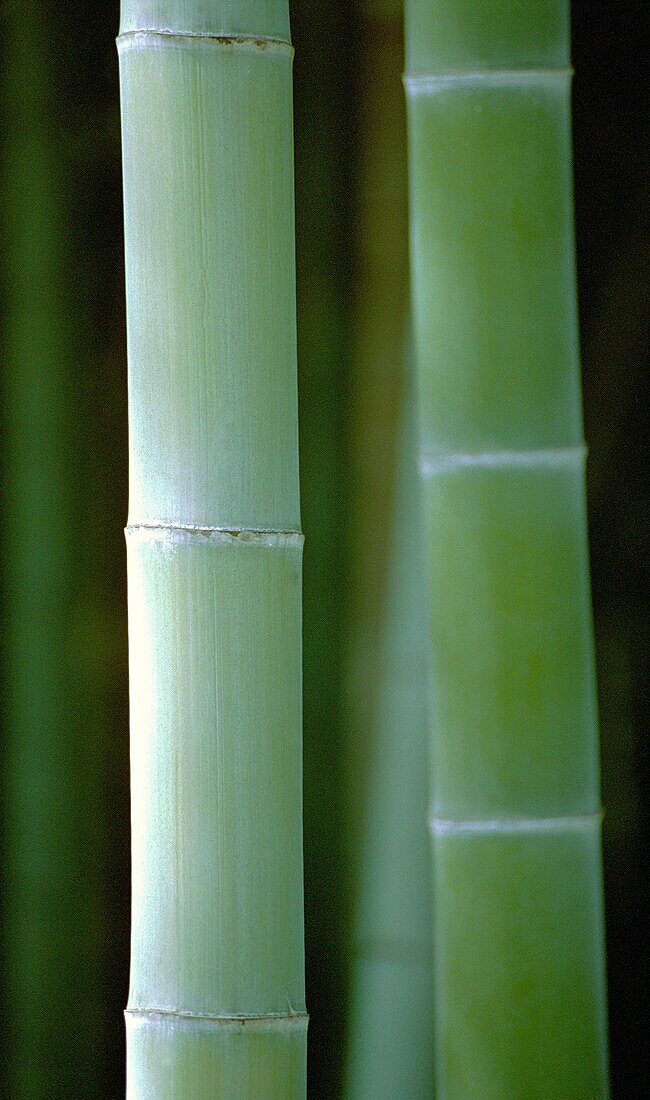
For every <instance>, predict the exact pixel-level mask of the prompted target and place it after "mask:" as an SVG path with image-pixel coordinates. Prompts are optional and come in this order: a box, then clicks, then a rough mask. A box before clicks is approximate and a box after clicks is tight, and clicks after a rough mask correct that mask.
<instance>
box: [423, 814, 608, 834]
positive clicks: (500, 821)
mask: <svg viewBox="0 0 650 1100" xmlns="http://www.w3.org/2000/svg"><path fill="white" fill-rule="evenodd" d="M602 820H603V810H598V811H597V812H596V813H593V814H567V815H566V816H562V817H492V818H485V819H478V818H477V819H474V820H472V819H467V820H454V819H452V818H446V817H436V816H433V817H431V818H430V819H429V828H430V829H431V832H432V833H433V835H434V836H446V835H448V834H450V833H454V834H458V833H481V834H485V833H501V834H513V833H563V832H580V831H581V830H583V829H585V830H588V829H592V828H594V827H599V826H600V825H601V823H602Z"/></svg>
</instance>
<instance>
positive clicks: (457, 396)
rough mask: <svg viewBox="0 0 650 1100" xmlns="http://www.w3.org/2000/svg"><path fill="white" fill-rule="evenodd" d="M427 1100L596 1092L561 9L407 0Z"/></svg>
mask: <svg viewBox="0 0 650 1100" xmlns="http://www.w3.org/2000/svg"><path fill="white" fill-rule="evenodd" d="M406 28H407V77H406V90H407V99H408V107H409V138H410V150H411V153H410V181H411V212H412V222H411V227H412V229H411V241H412V249H411V255H412V271H413V283H414V303H415V333H416V352H417V361H418V369H419V400H420V434H421V467H422V474H423V478H424V506H425V516H426V524H427V529H428V533H427V543H428V585H429V595H430V613H431V639H432V671H433V682H432V706H431V733H432V753H433V756H432V775H433V784H432V802H431V815H432V816H431V827H432V837H433V852H434V967H435V972H434V988H435V1023H436V1034H437V1043H436V1052H435V1057H436V1075H437V1085H438V1095H439V1096H440V1097H441V1098H445V1100H452V1098H454V1100H455V1098H458V1100H465V1098H466V1097H468V1096H471V1097H473V1098H476V1100H479V1098H483V1097H486V1098H487V1097H490V1098H494V1100H497V1098H502V1097H504V1096H508V1097H509V1098H513V1100H515V1098H516V1097H522V1098H523V1097H526V1098H527V1100H528V1098H531V1097H540V1098H541V1097H549V1096H562V1097H563V1098H567V1100H568V1098H569V1097H575V1098H576V1100H577V1098H583V1097H586V1096H589V1097H597V1096H598V1097H602V1096H605V1095H606V1094H607V1091H608V1084H607V1055H606V1039H605V984H604V966H603V928H602V886H601V865H600V864H601V859H600V824H601V815H600V806H599V796H598V746H597V727H596V705H595V685H594V671H593V642H592V625H591V609H590V597H589V580H588V562H587V543H586V530H585V501H584V447H583V444H582V424H581V411H580V386H579V365H578V341H577V318H576V300H575V271H574V241H573V225H572V201H571V153H570V104H569V89H570V68H569V56H568V53H569V51H568V31H569V20H568V9H567V5H566V3H565V2H563V0H544V2H542V3H540V4H535V5H520V4H517V3H515V2H514V0H512V2H511V3H506V4H503V5H497V4H495V3H494V2H493V0H465V2H459V0H435V2H434V3H431V2H428V0H410V2H409V3H407V19H406Z"/></svg>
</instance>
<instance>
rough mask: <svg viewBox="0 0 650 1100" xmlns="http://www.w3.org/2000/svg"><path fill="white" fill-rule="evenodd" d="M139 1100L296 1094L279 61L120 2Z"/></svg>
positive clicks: (287, 174) (294, 578) (292, 569)
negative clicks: (127, 348) (146, 1099)
mask: <svg viewBox="0 0 650 1100" xmlns="http://www.w3.org/2000/svg"><path fill="white" fill-rule="evenodd" d="M118 45H119V56H120V76H121V95H122V131H123V153H124V206H125V233H126V272H127V275H126V278H127V323H128V346H129V418H130V487H129V488H130V504H129V526H128V529H127V546H128V573H129V647H130V677H131V731H132V738H131V751H132V828H133V903H132V904H133V927H132V963H131V988H130V995H129V1005H128V1009H127V1014H126V1018H127V1095H128V1096H129V1097H130V1098H132V1100H144V1098H145V1097H146V1098H149V1097H151V1098H153V1097H156V1100H161V1098H164V1097H168V1098H170V1100H171V1098H172V1097H173V1098H174V1100H179V1098H182V1100H186V1098H187V1100H189V1098H194V1097H195V1098H197V1100H198V1098H203V1097H207V1096H223V1097H236V1096H241V1097H244V1096H245V1097H247V1098H259V1100H262V1098H264V1100H272V1098H277V1100H280V1098H282V1100H294V1098H299V1097H302V1096H304V1091H305V1063H306V1031H307V1018H306V1015H305V1004H304V948H303V896H302V825H301V818H302V806H301V800H302V794H301V637H300V636H301V608H300V600H301V595H300V592H301V588H300V586H301V553H302V535H301V534H300V518H299V498H298V450H297V393H296V359H295V273H294V263H295V261H294V207H293V159H292V158H293V147H292V141H293V139H292V105H291V59H292V47H291V45H290V39H289V20H288V9H287V5H286V4H285V3H271V2H268V0H246V2H237V3H235V2H234V0H223V2H216V0H215V2H210V3H208V2H207V0H196V2H195V3H192V2H191V0H184V2H183V0H176V2H174V0H124V3H123V5H122V22H121V28H120V37H119V39H118Z"/></svg>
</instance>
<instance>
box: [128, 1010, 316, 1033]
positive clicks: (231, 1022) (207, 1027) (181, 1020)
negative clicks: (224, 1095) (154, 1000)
mask: <svg viewBox="0 0 650 1100" xmlns="http://www.w3.org/2000/svg"><path fill="white" fill-rule="evenodd" d="M124 1016H125V1019H126V1023H127V1027H130V1028H140V1027H148V1028H153V1029H160V1030H162V1029H164V1028H175V1029H177V1030H184V1031H193V1032H196V1031H197V1030H201V1031H212V1032H214V1031H219V1030H231V1031H233V1030H234V1031H239V1032H242V1031H249V1032H250V1031H255V1032H260V1031H276V1032H277V1031H288V1030H298V1031H302V1030H304V1029H306V1028H307V1024H308V1022H309V1016H308V1015H307V1013H306V1012H292V1013H280V1012H277V1013H276V1012H269V1013H266V1014H260V1015H235V1014H233V1015H211V1014H209V1013H192V1012H178V1011H176V1010H175V1009H164V1008H127V1009H126V1012H125V1013H124Z"/></svg>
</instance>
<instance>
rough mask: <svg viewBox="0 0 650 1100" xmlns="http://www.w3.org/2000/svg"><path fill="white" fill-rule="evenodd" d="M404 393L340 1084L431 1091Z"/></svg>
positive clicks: (411, 437) (419, 628) (419, 689)
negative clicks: (347, 1027) (345, 1073)
mask: <svg viewBox="0 0 650 1100" xmlns="http://www.w3.org/2000/svg"><path fill="white" fill-rule="evenodd" d="M415 438H416V432H415V415H414V408H413V401H412V399H411V395H410V394H409V395H408V396H407V397H406V399H405V401H404V410H403V427H402V431H401V440H400V453H399V457H398V469H397V477H396V491H395V500H394V502H393V508H392V511H393V519H392V532H393V537H392V553H391V560H390V569H389V583H388V600H387V608H386V612H385V624H384V629H383V632H382V637H383V648H382V658H383V659H382V660H381V662H380V670H381V681H380V687H379V704H378V707H377V719H376V729H375V731H374V736H373V741H372V745H371V748H370V753H369V756H370V762H369V764H368V766H367V769H366V787H367V792H366V797H365V814H364V832H363V844H362V856H361V861H360V863H361V871H360V876H359V903H358V907H359V912H358V915H357V927H356V943H355V950H354V974H353V987H352V1002H351V1012H350V1034H349V1038H348V1048H349V1054H348V1076H347V1091H346V1095H347V1096H348V1097H349V1098H350V1100H364V1098H367V1100H381V1098H382V1097H385V1098H386V1100H393V1098H394V1097H397V1096H405V1097H406V1096H408V1097H409V1100H424V1098H430V1097H432V1096H433V989H432V949H431V935H432V912H431V873H430V851H429V838H428V833H427V828H426V813H427V801H428V775H427V741H428V730H427V722H426V678H427V670H428V652H427V617H426V611H425V607H424V604H423V601H422V592H423V590H424V587H425V576H424V557H423V549H424V548H423V545H422V538H421V525H420V511H421V508H420V488H419V481H418V476H417V466H416V448H415Z"/></svg>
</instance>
